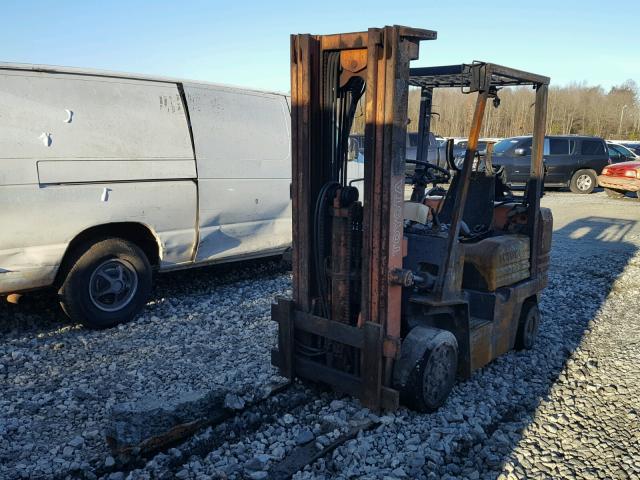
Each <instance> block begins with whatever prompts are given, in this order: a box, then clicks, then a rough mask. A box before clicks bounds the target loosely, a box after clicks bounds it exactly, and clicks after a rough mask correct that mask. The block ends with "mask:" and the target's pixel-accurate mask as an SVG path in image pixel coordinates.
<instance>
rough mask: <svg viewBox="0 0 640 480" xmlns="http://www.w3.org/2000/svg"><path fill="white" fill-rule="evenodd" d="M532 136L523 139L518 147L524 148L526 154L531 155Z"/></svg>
mask: <svg viewBox="0 0 640 480" xmlns="http://www.w3.org/2000/svg"><path fill="white" fill-rule="evenodd" d="M531 143H532V139H531V138H525V139H524V140H522V141H521V142H520V143H519V144H518V146H517V147H516V148H522V149H524V150H525V155H531Z"/></svg>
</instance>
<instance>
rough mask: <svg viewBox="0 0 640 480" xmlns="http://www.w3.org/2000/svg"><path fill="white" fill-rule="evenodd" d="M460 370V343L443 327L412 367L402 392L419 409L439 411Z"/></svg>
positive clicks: (406, 400)
mask: <svg viewBox="0 0 640 480" xmlns="http://www.w3.org/2000/svg"><path fill="white" fill-rule="evenodd" d="M418 328H419V327H418ZM457 370H458V342H457V341H456V338H455V337H454V336H453V334H452V333H451V332H447V331H444V330H442V331H441V333H440V334H438V335H436V336H435V337H434V338H433V339H432V340H431V341H430V342H429V344H428V345H427V348H426V349H425V351H424V354H423V355H422V358H421V359H420V361H419V362H418V363H417V364H416V365H415V367H414V368H413V369H412V371H411V373H410V375H409V379H408V381H407V384H406V386H405V387H404V389H403V392H402V397H403V400H404V402H405V403H406V404H407V406H408V407H410V408H413V409H414V410H417V411H419V412H433V411H435V410H437V409H438V408H440V407H441V406H442V404H444V402H445V401H446V400H447V397H448V396H449V393H450V392H451V389H452V388H453V385H454V384H455V381H456V372H457Z"/></svg>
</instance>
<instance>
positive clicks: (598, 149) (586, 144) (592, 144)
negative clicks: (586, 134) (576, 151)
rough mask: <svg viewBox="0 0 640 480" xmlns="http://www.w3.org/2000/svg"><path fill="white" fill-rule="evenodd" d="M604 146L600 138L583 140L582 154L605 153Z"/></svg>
mask: <svg viewBox="0 0 640 480" xmlns="http://www.w3.org/2000/svg"><path fill="white" fill-rule="evenodd" d="M603 154H604V147H603V146H602V142H601V141H600V140H583V141H582V155H603Z"/></svg>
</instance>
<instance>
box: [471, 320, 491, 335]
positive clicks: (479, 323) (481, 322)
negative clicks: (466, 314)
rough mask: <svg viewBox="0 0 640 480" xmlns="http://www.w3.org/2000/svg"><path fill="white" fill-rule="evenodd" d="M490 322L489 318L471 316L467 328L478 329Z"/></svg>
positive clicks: (472, 330)
mask: <svg viewBox="0 0 640 480" xmlns="http://www.w3.org/2000/svg"><path fill="white" fill-rule="evenodd" d="M490 324H491V320H487V319H486V318H478V317H471V321H470V322H469V329H470V330H471V332H474V331H475V330H479V329H481V328H482V327H485V326H487V325H490Z"/></svg>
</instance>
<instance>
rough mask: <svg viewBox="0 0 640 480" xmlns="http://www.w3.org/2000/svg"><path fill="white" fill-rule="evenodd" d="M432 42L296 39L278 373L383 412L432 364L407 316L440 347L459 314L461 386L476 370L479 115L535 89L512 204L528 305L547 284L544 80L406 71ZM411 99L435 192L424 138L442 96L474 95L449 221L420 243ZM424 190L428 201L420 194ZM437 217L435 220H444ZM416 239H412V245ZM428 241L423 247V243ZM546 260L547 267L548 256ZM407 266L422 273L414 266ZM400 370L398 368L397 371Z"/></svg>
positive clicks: (275, 313)
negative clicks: (287, 263) (473, 226)
mask: <svg viewBox="0 0 640 480" xmlns="http://www.w3.org/2000/svg"><path fill="white" fill-rule="evenodd" d="M434 39H436V32H434V31H430V30H421V29H413V28H408V27H403V26H387V27H384V28H371V29H369V30H368V31H366V32H357V33H346V34H336V35H309V34H302V35H292V37H291V103H292V111H291V118H292V122H291V123H292V135H291V136H292V159H293V172H292V202H293V251H292V263H293V297H292V299H282V298H280V299H278V301H277V303H275V304H274V305H272V318H273V319H274V320H276V321H277V322H278V324H279V333H278V345H277V348H276V349H274V350H273V351H272V363H273V364H274V365H276V366H277V367H279V369H280V372H281V373H282V375H283V376H286V377H288V378H291V379H293V378H294V377H300V378H305V379H308V380H313V381H319V382H322V383H327V384H329V385H332V386H333V387H334V388H336V389H337V390H340V391H342V392H344V393H347V394H350V395H352V396H355V397H358V398H359V399H360V400H361V401H362V403H363V404H364V405H365V406H367V407H369V408H372V409H375V410H379V409H380V408H384V409H389V410H393V409H396V408H397V407H398V405H399V402H400V400H401V393H402V392H401V390H402V388H401V387H402V384H403V382H405V383H406V378H405V377H407V374H404V373H402V371H404V370H406V369H407V368H409V367H410V365H409V364H410V363H412V362H413V363H415V361H414V360H416V358H417V357H415V356H416V355H418V353H419V354H420V355H423V354H424V348H426V347H424V345H423V344H425V342H426V341H425V338H426V337H425V338H422V340H419V341H418V343H419V344H414V343H415V342H416V341H417V340H411V339H409V330H410V326H411V325H412V323H411V319H410V318H409V317H410V316H412V315H413V316H417V317H420V316H422V317H424V318H425V319H426V320H424V322H423V323H424V325H423V326H422V328H423V330H421V331H423V333H424V332H426V335H431V336H432V337H434V335H435V337H434V338H444V337H443V336H442V335H440V334H439V332H440V330H438V329H436V328H435V327H434V326H433V325H431V323H432V320H431V319H433V318H439V317H437V315H436V316H434V312H441V311H447V312H449V311H453V310H451V308H454V310H455V309H456V308H457V309H458V310H456V312H459V313H454V314H452V315H453V316H454V317H455V316H456V315H458V316H460V317H461V319H458V320H455V318H454V321H453V322H452V325H454V324H456V325H457V324H458V323H459V324H460V325H463V324H464V325H466V327H464V328H463V327H460V328H459V329H457V327H455V326H451V327H443V328H445V329H449V330H451V331H452V334H449V337H451V339H450V340H449V343H450V344H451V345H453V343H457V344H458V346H456V352H457V351H458V350H457V349H459V350H460V352H461V355H462V356H463V357H464V359H463V362H462V366H461V367H456V368H457V370H458V373H459V374H461V375H462V376H463V377H466V376H468V375H469V374H470V371H471V370H472V369H473V368H474V366H473V365H472V357H473V356H474V353H473V352H472V351H471V350H472V346H470V342H471V340H469V338H468V337H469V336H470V333H469V332H470V331H471V330H470V327H469V325H470V324H469V322H472V321H473V319H472V318H471V317H470V314H469V311H470V307H469V304H470V298H471V297H469V294H467V293H465V291H464V290H463V288H462V276H463V266H464V265H465V264H464V258H465V249H464V248H463V246H461V240H460V239H461V235H464V233H463V234H461V226H462V225H465V224H464V214H465V213H466V210H465V205H466V201H467V193H468V189H469V184H470V181H471V179H472V177H473V176H474V173H472V164H473V161H474V159H476V154H477V152H476V148H477V143H478V137H479V134H480V129H481V125H482V119H483V116H484V108H485V105H486V102H487V100H488V99H489V98H494V97H495V96H496V85H502V86H507V85H522V84H527V85H533V86H534V88H536V109H535V120H534V123H535V129H534V139H533V153H532V170H531V178H530V180H529V184H528V186H527V189H526V198H524V199H522V200H521V201H516V202H515V203H516V204H517V205H515V204H514V205H515V206H514V207H513V209H512V210H513V211H515V210H517V211H518V212H519V214H520V217H521V218H522V219H524V223H525V224H523V225H520V227H519V228H518V233H519V234H522V235H526V237H527V238H528V239H529V240H530V246H529V245H528V246H527V248H526V251H527V255H528V256H529V258H527V261H528V262H529V263H528V264H527V265H528V266H530V270H527V274H526V275H527V276H528V277H529V278H528V279H527V282H524V283H526V284H527V285H528V286H527V287H526V292H529V293H527V295H529V297H528V298H530V297H531V295H530V292H533V295H534V296H535V294H536V293H537V292H538V291H539V290H541V289H542V288H543V287H544V284H546V264H545V265H544V268H543V269H542V270H540V272H541V274H540V275H538V273H539V269H538V267H537V263H538V261H539V258H540V248H539V245H540V242H541V235H542V234H541V232H540V229H541V228H543V227H541V224H542V223H541V221H540V219H539V214H540V203H539V202H540V196H541V192H542V181H543V178H542V145H543V139H544V123H545V109H546V95H547V85H548V82H549V80H548V79H547V78H546V77H540V76H536V75H532V74H526V73H525V72H520V71H516V70H511V69H506V68H504V67H499V66H496V65H492V64H486V63H474V64H471V65H462V66H460V65H457V66H452V67H430V68H427V69H413V70H411V69H410V62H411V61H412V60H415V59H417V58H418V52H419V43H420V41H422V40H434ZM434 68H435V69H434ZM438 69H440V70H438ZM410 86H414V87H419V88H421V93H422V94H421V105H420V119H419V126H418V133H419V139H418V152H417V158H416V160H412V161H411V162H412V163H415V164H416V165H417V166H416V170H418V171H419V172H422V175H423V176H422V177H421V178H423V179H424V176H425V175H426V176H427V177H429V178H431V180H433V175H431V174H429V172H431V169H432V168H433V167H431V166H429V165H428V161H427V159H426V155H427V148H426V147H425V141H426V140H425V139H427V138H428V134H429V130H430V127H429V122H430V117H431V98H432V95H433V88H436V87H439V86H458V87H460V88H463V89H465V93H473V92H477V100H476V108H475V112H474V116H473V121H472V125H471V128H470V133H469V142H468V147H467V151H466V154H465V160H464V163H463V167H462V169H461V171H460V172H458V173H457V174H456V175H455V176H454V181H452V186H451V187H450V188H449V193H448V194H447V196H446V198H444V200H442V201H441V202H440V205H439V206H438V209H440V210H442V211H443V212H444V210H448V211H449V212H450V213H449V214H448V217H447V221H446V228H442V227H441V226H440V227H439V230H438V231H437V232H436V231H435V226H433V227H432V228H431V227H430V228H431V229H430V230H428V231H427V230H425V232H426V233H425V235H422V233H421V232H418V233H420V235H422V236H420V235H413V234H412V235H408V234H407V232H414V230H415V229H414V230H410V229H409V230H407V225H408V224H409V223H411V224H414V222H407V220H406V214H405V213H406V211H407V207H406V206H405V184H406V179H407V173H406V172H407V171H406V163H408V162H409V161H407V160H406V139H407V124H408V113H407V110H408V95H409V87H410ZM361 98H362V99H363V100H364V119H365V135H364V158H365V162H364V184H363V187H362V188H361V189H358V188H356V187H354V186H352V185H351V184H350V182H349V179H348V174H347V165H348V162H349V158H348V154H349V147H348V144H349V134H350V132H351V128H352V124H353V120H354V116H355V113H356V107H357V105H358V102H359V101H360V100H361ZM439 170H442V169H441V168H440V169H439ZM436 173H437V172H436ZM441 174H442V175H444V174H448V172H446V171H445V172H441ZM414 178H418V177H416V176H415V175H414ZM418 183H420V182H418ZM454 184H455V185H456V186H455V188H454V187H453V185H454ZM415 188H418V191H422V190H420V186H418V187H414V189H415ZM414 193H415V190H414ZM362 194H363V197H364V198H362V199H361V198H360V195H362ZM420 196H422V195H420ZM414 197H415V195H414V196H412V199H413V198H414ZM414 203H416V205H413V206H414V207H415V208H417V209H418V210H420V209H431V207H428V206H426V204H427V203H428V202H427V200H426V199H425V200H424V201H423V199H422V198H420V199H419V201H418V202H414ZM512 203H513V202H512ZM491 208H492V209H493V203H492V205H491ZM514 209H515V210H514ZM510 212H511V213H510V215H511V214H512V213H513V212H512V211H511V210H510ZM443 215H444V213H443ZM432 216H433V218H435V219H436V220H437V216H438V213H437V211H436V209H433V211H432ZM521 223H522V221H521ZM416 225H417V224H416ZM434 225H435V224H434ZM438 225H440V222H438ZM418 226H420V225H418ZM465 227H466V225H465ZM505 228H506V227H505ZM487 229H489V227H487ZM465 231H466V230H465ZM414 233H415V232H414ZM505 233H506V232H505ZM487 235H489V233H486V234H484V236H483V237H482V238H485V237H486V236H487ZM522 235H521V236H522ZM414 237H415V238H416V239H417V240H415V241H414V240H411V239H412V238H414ZM423 237H424V241H425V242H427V243H420V242H423ZM479 238H480V236H478V239H479ZM467 240H469V241H470V242H473V241H475V240H477V239H476V238H467ZM412 242H413V243H412ZM411 245H417V246H418V247H417V248H418V250H417V252H418V255H417V256H418V257H420V256H421V255H422V252H426V251H430V252H431V253H430V254H428V255H427V256H428V257H429V262H432V263H433V264H434V265H433V266H432V267H429V268H427V269H426V270H425V271H422V270H420V269H421V268H422V267H421V265H423V264H424V262H421V259H420V258H417V257H416V255H415V251H416V249H415V248H414V249H413V251H414V255H413V257H412V256H411V255H409V253H410V251H411V248H410V247H411ZM425 245H427V247H426V248H425ZM542 253H543V256H542V258H543V263H544V255H546V253H547V252H546V250H545V252H542ZM414 257H416V258H414ZM412 258H414V259H416V262H414V263H411V261H410V259H412ZM425 268H426V267H425ZM527 268H528V267H527ZM481 273H482V272H481ZM501 287H505V286H504V285H501ZM474 288H475V287H474ZM486 288H488V287H485V289H486ZM483 295H484V293H483ZM488 295H489V297H490V298H493V297H491V295H493V296H495V294H494V293H488ZM522 295H523V294H518V295H514V298H517V299H519V300H518V301H519V302H520V303H519V304H518V305H517V306H516V307H517V308H516V307H514V309H513V310H514V312H516V310H517V312H516V313H517V315H520V304H521V303H522V298H521V297H522ZM485 296H486V295H485ZM474 298H475V297H474ZM478 298H480V297H478ZM482 298H484V297H482ZM409 302H413V304H411V305H409ZM414 304H416V305H417V304H419V305H420V308H421V309H423V310H424V308H427V307H425V306H428V309H429V311H428V312H427V313H424V312H423V310H420V312H418V311H417V310H415V309H416V307H415V305H414ZM434 308H435V309H436V310H434ZM438 308H439V309H440V310H437V309H438ZM443 309H444V310H443ZM447 309H449V310H447ZM472 310H473V309H472ZM476 310H477V309H476ZM425 315H426V316H425ZM422 317H421V318H422ZM434 321H435V320H434ZM430 322H431V323H430ZM456 322H457V323H456ZM465 322H466V323H465ZM425 328H426V329H427V330H425ZM465 328H466V330H465ZM416 332H418V330H416V331H415V332H414V333H413V336H412V338H413V337H415V336H416V335H417V333H416ZM461 332H466V333H461ZM452 335H455V338H453V336H452ZM465 335H466V336H465ZM512 336H515V333H514V334H513V335H512ZM449 337H447V338H449ZM411 342H414V343H411ZM426 343H428V342H426ZM431 343H433V341H432V342H431ZM460 344H462V345H460ZM423 347H424V348H423ZM401 350H402V356H401ZM495 350H496V349H495V348H489V350H488V351H490V352H491V353H490V354H489V357H493V356H495V353H496V351H495ZM498 350H500V349H498ZM412 352H414V353H412ZM415 352H418V353H415ZM401 357H402V359H401ZM476 357H478V356H477V355H476ZM481 357H482V355H481ZM485 357H486V355H485ZM474 358H475V357H474ZM478 358H480V357H478ZM483 358H484V357H483ZM400 360H401V362H400V363H403V362H404V363H403V365H395V364H396V363H398V362H399V361H400ZM485 360H486V359H484V360H482V361H483V362H485V363H486V361H485ZM489 360H490V358H489ZM407 362H408V363H407ZM476 363H478V362H476ZM476 367H477V365H476ZM394 369H395V370H396V372H395V373H394ZM409 369H410V368H409ZM398 371H400V373H398ZM398 378H400V379H401V381H400V383H398V381H397V379H398ZM402 379H404V380H402ZM402 395H403V396H404V393H403V394H402Z"/></svg>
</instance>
